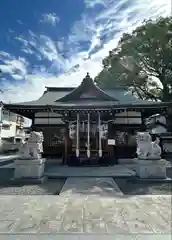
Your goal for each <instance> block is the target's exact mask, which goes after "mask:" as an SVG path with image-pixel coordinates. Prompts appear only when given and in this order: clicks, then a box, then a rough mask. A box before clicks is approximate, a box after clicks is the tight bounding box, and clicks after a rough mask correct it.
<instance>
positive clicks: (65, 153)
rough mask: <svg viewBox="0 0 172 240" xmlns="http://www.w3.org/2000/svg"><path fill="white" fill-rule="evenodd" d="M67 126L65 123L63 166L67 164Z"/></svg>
mask: <svg viewBox="0 0 172 240" xmlns="http://www.w3.org/2000/svg"><path fill="white" fill-rule="evenodd" d="M68 125H69V124H68V123H67V122H66V123H65V138H64V147H65V151H64V159H63V164H65V165H66V164H67V163H68V140H69V129H68V127H69V126H68Z"/></svg>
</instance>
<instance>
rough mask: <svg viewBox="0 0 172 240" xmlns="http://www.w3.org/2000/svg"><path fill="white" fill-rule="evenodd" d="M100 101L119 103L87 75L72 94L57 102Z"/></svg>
mask: <svg viewBox="0 0 172 240" xmlns="http://www.w3.org/2000/svg"><path fill="white" fill-rule="evenodd" d="M86 99H87V100H88V99H91V100H94V101H96V100H98V101H118V100H117V99H115V98H114V97H112V96H110V95H108V94H107V93H106V92H104V91H103V90H102V89H100V88H99V87H97V86H96V85H95V83H94V82H93V80H92V78H90V76H89V74H88V73H87V75H86V77H85V78H84V79H83V81H82V83H81V84H80V85H79V86H78V87H77V88H75V89H74V90H73V91H72V92H70V93H68V94H67V95H65V96H64V97H62V98H60V99H57V100H56V102H71V101H77V100H79V101H82V100H86Z"/></svg>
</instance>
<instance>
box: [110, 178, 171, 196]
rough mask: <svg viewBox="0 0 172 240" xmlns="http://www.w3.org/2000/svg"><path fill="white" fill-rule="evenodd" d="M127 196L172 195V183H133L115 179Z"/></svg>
mask: <svg viewBox="0 0 172 240" xmlns="http://www.w3.org/2000/svg"><path fill="white" fill-rule="evenodd" d="M114 180H115V182H116V183H117V185H118V187H119V188H120V189H121V191H122V192H123V193H124V194H125V195H172V183H148V182H142V183H141V182H132V181H130V180H127V179H114Z"/></svg>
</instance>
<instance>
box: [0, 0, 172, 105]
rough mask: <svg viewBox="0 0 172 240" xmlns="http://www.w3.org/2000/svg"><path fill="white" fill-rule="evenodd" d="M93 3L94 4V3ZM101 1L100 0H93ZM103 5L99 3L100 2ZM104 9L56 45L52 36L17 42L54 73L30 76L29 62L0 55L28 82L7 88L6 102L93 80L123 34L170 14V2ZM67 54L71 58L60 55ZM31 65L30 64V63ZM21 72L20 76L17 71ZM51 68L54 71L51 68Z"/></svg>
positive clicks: (135, 0)
mask: <svg viewBox="0 0 172 240" xmlns="http://www.w3.org/2000/svg"><path fill="white" fill-rule="evenodd" d="M86 2H87V7H88V6H90V7H91V6H92V7H94V6H95V5H93V1H92V0H90V1H88V0H87V1H86V0H85V3H86ZM91 2H92V3H91ZM95 2H98V1H94V3H95ZM99 2H100V1H99ZM102 2H103V6H105V7H104V10H102V11H101V12H100V13H99V14H97V15H95V16H94V17H93V16H90V15H89V14H86V13H85V14H83V16H82V17H81V20H80V21H78V22H76V23H75V24H74V26H73V28H72V29H71V32H70V34H69V36H68V38H65V39H62V40H61V41H59V42H54V41H53V40H52V39H51V38H50V37H48V36H45V35H41V36H36V35H35V34H34V33H33V32H31V31H30V32H29V37H28V39H26V38H24V37H23V36H20V38H19V39H18V40H19V41H20V42H21V43H22V44H23V47H24V49H25V51H28V54H32V55H33V56H35V57H36V58H37V59H38V60H42V59H46V60H47V61H49V62H50V63H51V65H52V74H51V75H50V74H46V75H45V71H46V69H47V66H45V68H44V67H42V66H41V67H40V69H43V71H41V70H37V72H36V73H37V74H35V73H28V70H27V66H28V62H27V61H26V60H24V59H22V58H20V59H15V58H14V57H11V56H10V54H8V53H4V52H0V57H1V56H2V57H4V58H5V59H6V58H7V59H8V60H7V59H6V60H5V61H4V64H3V65H1V66H0V68H2V70H3V71H4V72H9V73H10V74H13V77H14V78H15V79H19V78H20V76H25V79H26V82H25V83H24V84H23V83H22V86H21V85H19V84H18V85H17V84H15V85H12V84H11V85H8V88H9V89H12V91H7V92H5V93H4V94H1V99H2V100H3V101H6V102H8V101H13V102H14V101H15V102H21V101H30V100H32V99H37V98H38V97H40V96H41V94H42V93H43V91H44V89H45V86H46V85H48V86H77V85H78V84H79V83H80V82H81V80H82V79H83V77H85V74H86V72H90V75H91V76H92V77H93V78H94V77H95V76H96V75H97V74H98V72H99V71H100V70H101V68H102V63H101V61H102V59H103V58H104V57H105V56H107V55H108V52H109V51H110V50H111V49H113V48H114V47H115V46H116V45H117V42H118V41H119V39H120V37H121V35H122V34H123V33H124V32H131V31H132V30H133V29H134V28H135V27H137V26H138V25H140V24H141V23H142V21H143V20H144V19H148V18H153V19H155V18H156V17H158V16H167V15H169V14H170V11H171V9H170V0H163V1H161V0H151V1H149V0H121V1H118V3H115V2H116V1H102ZM89 4H92V5H89ZM86 41H87V42H89V46H88V48H87V49H86V50H85V49H84V50H82V49H80V47H81V46H82V43H83V42H86ZM63 50H65V51H68V53H69V56H68V58H67V59H66V58H64V57H63V56H62V54H61V52H63ZM30 65H31V63H30ZM54 68H57V69H61V70H62V72H63V73H62V74H61V75H60V76H55V75H53V70H54ZM15 69H18V70H19V73H18V72H17V73H16V72H15ZM50 69H51V68H50Z"/></svg>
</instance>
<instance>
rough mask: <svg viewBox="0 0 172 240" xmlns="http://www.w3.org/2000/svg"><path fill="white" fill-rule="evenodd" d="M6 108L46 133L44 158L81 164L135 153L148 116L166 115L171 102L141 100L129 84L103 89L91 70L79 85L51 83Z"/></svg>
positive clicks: (109, 161) (114, 159) (115, 161)
mask: <svg viewBox="0 0 172 240" xmlns="http://www.w3.org/2000/svg"><path fill="white" fill-rule="evenodd" d="M4 107H5V108H6V109H8V110H10V111H12V112H14V113H17V114H20V115H22V116H24V117H26V118H29V119H31V120H32V129H33V130H35V131H42V132H43V135H44V143H43V148H44V156H54V157H55V158H60V159H61V163H62V164H68V165H72V164H74V163H75V164H74V165H76V163H77V164H78V165H80V164H82V163H84V162H87V163H88V164H95V163H96V164H101V163H102V164H107V163H109V164H114V163H117V162H118V161H117V160H118V159H119V158H133V157H135V153H136V133H137V132H138V131H143V130H145V124H144V121H145V119H146V118H147V117H149V116H151V115H153V114H157V113H161V114H162V113H163V114H166V113H167V111H168V109H169V103H165V102H153V101H147V100H140V99H138V98H136V97H135V96H133V95H132V93H131V92H129V91H128V90H127V88H125V87H116V88H113V89H112V88H110V89H108V88H107V89H100V88H99V87H98V86H96V84H95V83H94V81H93V80H92V79H91V77H90V76H89V74H88V73H87V75H86V77H85V78H84V79H83V81H82V82H81V84H80V85H79V86H78V87H76V88H69V87H46V90H45V92H44V93H43V95H42V96H41V97H40V98H39V99H38V100H36V101H30V102H23V103H15V104H11V103H10V104H4Z"/></svg>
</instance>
